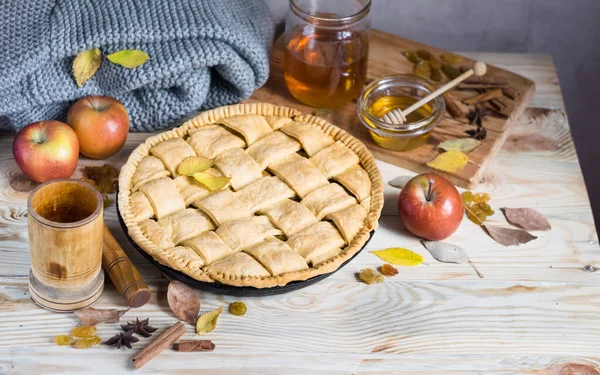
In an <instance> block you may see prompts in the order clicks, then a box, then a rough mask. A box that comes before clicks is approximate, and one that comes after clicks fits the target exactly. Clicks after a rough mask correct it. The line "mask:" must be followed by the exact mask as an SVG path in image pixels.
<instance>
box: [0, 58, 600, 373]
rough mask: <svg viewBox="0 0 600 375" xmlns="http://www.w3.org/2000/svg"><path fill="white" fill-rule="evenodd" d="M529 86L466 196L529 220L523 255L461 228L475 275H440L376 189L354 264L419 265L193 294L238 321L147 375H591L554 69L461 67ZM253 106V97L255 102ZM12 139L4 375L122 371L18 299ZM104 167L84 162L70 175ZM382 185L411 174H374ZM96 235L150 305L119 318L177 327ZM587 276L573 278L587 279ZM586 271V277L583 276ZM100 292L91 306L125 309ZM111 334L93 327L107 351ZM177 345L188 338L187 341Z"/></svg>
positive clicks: (508, 63) (22, 269)
mask: <svg viewBox="0 0 600 375" xmlns="http://www.w3.org/2000/svg"><path fill="white" fill-rule="evenodd" d="M470 55H471V57H474V58H478V59H481V60H484V61H486V62H489V63H492V64H496V65H499V66H502V67H505V68H507V69H510V70H513V71H515V72H517V73H519V74H522V75H524V76H527V77H529V78H531V79H533V80H534V81H535V82H536V84H537V94H536V95H535V98H534V99H533V102H532V107H537V108H535V109H533V108H532V109H529V110H528V111H527V112H526V116H525V117H524V118H523V119H522V120H521V121H520V122H519V123H518V125H517V126H515V128H514V129H513V132H512V134H511V136H510V138H509V140H508V142H507V144H506V145H505V147H504V149H503V150H502V151H501V152H500V153H499V155H498V157H497V158H496V160H495V161H494V163H493V165H492V166H491V168H490V172H489V173H488V174H487V175H486V177H485V181H484V182H483V183H482V184H481V185H480V186H479V188H478V189H477V191H482V192H489V193H490V194H491V195H492V201H491V203H492V206H493V208H494V209H496V215H495V216H494V217H493V218H492V221H494V222H504V218H503V217H502V214H501V213H500V210H499V208H500V207H504V206H509V207H534V208H537V209H538V210H540V211H541V212H542V213H544V214H545V215H546V216H547V217H548V218H549V220H550V222H551V224H552V227H553V229H552V231H550V232H542V233H539V238H538V239H537V240H535V241H533V242H530V243H528V244H526V245H523V246H520V247H508V248H507V247H503V246H501V245H498V244H497V243H495V242H494V241H493V240H492V239H491V238H489V237H488V236H487V235H486V234H485V233H484V232H483V231H482V230H481V229H480V228H478V227H477V226H475V225H474V224H472V223H471V222H470V221H468V220H464V222H463V223H462V225H461V227H460V228H459V230H458V231H457V233H456V234H454V235H453V236H452V237H451V238H450V239H449V240H448V241H449V242H452V243H455V244H458V245H460V246H462V247H463V248H464V249H466V251H467V252H468V254H469V255H470V257H471V259H472V260H473V261H474V262H475V263H476V264H477V266H478V267H479V270H480V271H481V272H482V273H483V274H484V275H485V278H484V279H479V278H478V277H477V276H476V275H475V273H474V272H473V270H472V269H471V267H470V266H469V265H468V264H466V265H459V264H445V263H439V262H437V261H435V260H434V259H432V258H431V256H430V255H429V253H428V252H427V251H426V250H425V249H424V248H423V247H422V246H421V245H420V244H419V241H418V240H417V239H416V238H415V237H413V236H411V235H409V234H408V233H407V232H406V231H405V230H404V229H403V227H402V225H401V224H400V222H399V220H398V217H397V216H396V203H397V195H398V190H397V189H395V188H392V187H390V186H386V191H385V195H386V203H385V207H384V210H383V215H382V217H381V220H380V227H379V229H378V231H377V232H376V234H375V236H374V237H373V239H372V241H371V242H370V243H369V245H368V246H367V248H366V250H375V249H381V248H385V247H390V246H401V247H406V248H409V249H412V250H414V251H416V252H419V253H420V254H422V255H423V256H424V257H425V259H426V262H427V263H428V264H429V266H426V265H421V266H419V267H414V268H402V269H401V270H400V274H399V275H397V276H396V277H394V278H391V279H386V280H385V282H384V283H383V284H379V285H366V284H363V283H361V282H358V281H357V280H356V278H355V274H356V273H357V272H358V271H359V270H360V269H362V268H365V267H372V268H375V267H377V266H379V265H380V264H381V261H380V260H379V259H378V258H377V257H375V256H374V255H372V254H369V252H368V251H363V252H362V253H361V254H360V255H359V256H358V257H357V258H356V259H355V260H354V261H352V262H351V263H350V264H348V265H347V266H346V267H345V268H343V269H342V270H341V271H339V272H338V273H336V274H334V275H333V276H331V277H330V278H328V279H326V280H324V281H322V282H320V283H318V284H316V285H313V286H311V287H308V288H306V289H302V290H300V291H297V292H294V293H290V294H285V295H281V296H275V297H266V298H234V297H229V296H218V295H213V294H208V293H200V295H201V299H202V310H203V311H206V310H208V309H213V308H216V307H218V306H227V305H228V304H229V303H230V302H232V301H234V300H238V299H241V300H243V301H244V302H245V303H246V304H247V305H248V313H247V315H246V316H244V317H235V316H232V315H229V314H227V313H224V314H223V316H222V317H221V319H220V320H219V324H218V326H217V328H216V330H215V331H213V332H211V333H210V334H208V335H207V336H206V338H209V339H212V340H213V341H214V343H215V344H216V349H215V351H214V352H212V353H178V352H175V351H172V350H167V351H165V352H163V353H162V354H161V355H159V356H158V357H157V358H155V359H154V360H152V361H151V362H150V363H149V364H147V365H146V366H145V367H143V368H142V369H141V370H140V371H139V372H144V373H166V372H169V373H181V374H183V373H204V374H229V373H232V374H366V373H377V374H387V373H406V374H439V373H442V372H444V371H445V372H449V373H453V374H466V373H474V374H479V373H485V374H489V373H492V374H512V373H527V374H559V373H560V374H579V373H583V372H582V371H585V370H587V371H589V372H588V373H590V374H592V373H593V374H598V373H599V372H598V366H599V363H600V271H598V272H587V271H586V269H587V270H590V267H587V268H585V267H586V266H588V265H589V266H592V267H600V249H599V247H598V238H597V235H596V229H595V227H594V222H593V218H592V212H591V209H590V203H589V199H588V196H587V193H586V189H585V186H584V183H583V179H582V175H581V171H580V168H579V164H578V161H577V156H576V154H575V149H574V147H573V142H572V139H571V135H570V133H569V126H568V123H567V120H566V116H565V114H564V112H563V101H562V96H561V93H560V89H559V86H558V79H557V75H556V70H555V68H554V65H553V63H552V60H551V58H550V57H548V56H545V55H522V54H519V55H515V54H470ZM257 95H258V96H257V97H259V98H260V95H261V94H260V93H259V94H257ZM147 136H148V135H147V134H132V135H131V136H130V137H129V139H128V141H127V146H126V147H125V148H124V149H123V150H122V151H121V152H120V153H119V154H118V155H116V156H115V157H112V158H111V159H109V160H108V161H107V162H108V163H111V164H113V165H115V166H120V165H121V164H122V163H123V162H124V161H125V159H126V157H127V155H128V154H129V153H130V152H131V150H132V149H133V148H134V147H135V146H136V145H137V144H139V143H140V142H142V141H143V140H144V139H145V138H146V137H147ZM11 142H12V137H10V136H3V137H1V138H0V374H21V373H60V374H71V373H87V372H90V373H92V372H96V373H102V374H116V373H122V372H133V371H134V370H133V367H132V365H131V360H130V359H131V356H132V355H133V353H135V352H136V351H137V350H139V349H140V348H141V347H143V346H144V345H145V343H147V340H142V341H141V342H139V343H137V344H135V345H134V349H135V350H126V349H121V350H116V349H114V348H109V347H106V346H98V347H95V348H93V349H88V350H77V349H73V348H70V347H57V346H55V345H54V344H53V342H52V338H53V337H54V336H55V335H57V334H65V333H67V332H68V331H69V330H70V329H71V328H73V327H74V326H75V325H76V324H77V320H76V318H75V317H74V316H73V315H71V314H66V315H65V314H56V313H51V312H47V311H45V310H42V309H41V308H38V307H36V306H34V305H33V304H32V303H31V302H30V299H29V293H28V292H27V273H28V271H29V251H28V246H27V217H26V194H24V193H18V192H15V191H14V190H13V189H12V188H11V187H10V185H9V182H10V181H11V180H12V179H13V178H14V177H16V176H18V175H19V171H18V169H17V167H16V165H15V162H14V161H13V159H12V155H11V151H10V150H11ZM102 163H104V162H103V161H100V162H98V161H91V160H85V159H84V160H81V162H80V164H81V165H90V164H96V165H99V164H102ZM379 166H380V168H381V172H382V174H383V178H384V181H386V182H387V181H388V180H390V179H392V178H393V177H396V176H398V175H405V174H411V173H410V172H407V171H405V170H402V169H400V168H397V167H394V166H391V165H389V164H386V163H379ZM105 218H106V221H107V223H108V225H109V226H110V228H111V229H112V230H113V233H115V235H116V236H117V238H118V240H119V242H120V243H121V245H122V246H123V247H124V248H125V250H126V251H127V252H128V254H129V255H130V256H131V258H132V259H133V261H134V263H135V264H136V265H137V266H138V268H139V270H140V271H141V273H142V275H143V276H144V277H145V279H146V280H147V281H148V283H149V284H150V286H151V288H152V291H153V292H154V294H153V297H152V300H151V301H150V303H148V304H147V305H146V306H144V307H142V308H140V309H137V310H131V311H129V312H128V313H127V315H126V316H125V317H124V318H125V320H128V319H129V320H131V319H134V318H135V317H139V318H146V317H150V322H151V324H152V325H153V326H155V327H158V328H159V331H158V333H160V331H162V330H163V329H164V328H166V327H167V326H169V325H171V324H173V323H174V322H175V321H176V318H175V317H174V316H173V315H172V314H171V313H170V311H169V308H168V306H167V302H166V286H167V280H166V279H165V278H163V277H162V276H161V275H160V273H159V272H158V271H157V270H156V269H154V268H153V267H152V266H151V265H150V264H149V263H148V262H147V261H145V260H144V259H143V258H142V256H141V255H140V254H138V253H137V252H136V251H135V250H134V249H133V248H132V247H131V246H130V245H129V243H128V242H127V241H126V239H125V238H124V235H123V233H122V231H121V229H120V227H119V224H118V222H117V217H116V213H115V209H114V206H113V207H111V208H110V209H108V210H107V212H106V215H105ZM584 268H585V269H584ZM593 269H594V268H591V270H593ZM123 306H124V301H123V299H122V298H121V297H120V296H119V295H118V294H117V293H116V291H115V290H114V288H113V287H112V286H111V285H110V284H108V285H107V286H106V289H105V292H104V294H103V296H102V298H101V299H100V301H99V302H98V303H97V304H96V307H100V308H109V307H121V308H122V307H123ZM118 329H119V327H118V325H116V324H112V325H101V326H99V334H100V336H101V337H102V338H103V339H107V338H109V337H111V336H112V335H114V334H115V333H116V332H117V331H118ZM184 337H185V338H193V337H194V334H193V331H192V329H191V327H190V328H189V329H188V333H187V334H186V335H185V336H184ZM561 371H562V372H561Z"/></svg>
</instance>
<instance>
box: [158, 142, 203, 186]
mask: <svg viewBox="0 0 600 375" xmlns="http://www.w3.org/2000/svg"><path fill="white" fill-rule="evenodd" d="M150 153H151V154H152V155H154V156H156V157H158V158H159V159H160V160H162V162H163V164H164V165H165V166H166V167H167V169H168V170H169V172H171V175H172V176H173V177H176V176H177V166H178V165H179V163H181V162H182V161H183V159H187V158H189V157H190V156H196V153H195V152H194V149H192V148H191V147H190V145H189V144H187V143H186V142H185V141H184V140H183V139H181V138H173V139H168V140H166V141H162V142H160V143H159V144H157V145H156V146H154V147H152V148H151V149H150Z"/></svg>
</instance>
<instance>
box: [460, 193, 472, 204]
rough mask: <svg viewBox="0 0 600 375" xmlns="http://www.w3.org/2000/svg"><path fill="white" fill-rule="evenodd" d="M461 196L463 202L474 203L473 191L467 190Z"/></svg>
mask: <svg viewBox="0 0 600 375" xmlns="http://www.w3.org/2000/svg"><path fill="white" fill-rule="evenodd" d="M460 196H461V198H462V201H463V204H470V203H473V193H471V192H470V191H465V192H464V193H462V194H461V195H460Z"/></svg>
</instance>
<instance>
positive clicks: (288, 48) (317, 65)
mask: <svg viewBox="0 0 600 375" xmlns="http://www.w3.org/2000/svg"><path fill="white" fill-rule="evenodd" d="M369 8H370V1H366V0H362V1H360V0H340V1H335V2H333V1H330V0H320V1H319V0H317V1H315V0H312V1H302V0H291V1H290V12H289V13H288V17H287V19H286V45H285V52H284V64H283V66H284V77H285V82H286V85H287V87H288V90H289V91H290V93H291V94H292V95H293V96H294V97H295V98H296V99H298V100H299V101H301V102H302V103H305V104H308V105H310V106H313V107H318V108H338V107H341V106H343V105H344V104H346V103H349V102H350V101H351V100H352V99H355V98H357V97H358V96H359V95H360V92H361V90H362V88H363V86H364V83H365V79H366V75H367V60H368V51H369V33H370V24H369V21H368V17H367V15H368V11H369Z"/></svg>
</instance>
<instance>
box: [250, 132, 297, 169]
mask: <svg viewBox="0 0 600 375" xmlns="http://www.w3.org/2000/svg"><path fill="white" fill-rule="evenodd" d="M298 150H300V143H299V142H298V141H297V140H295V139H294V138H291V137H288V136H287V135H285V134H283V133H282V132H278V131H276V132H273V133H271V134H267V135H266V136H264V137H263V138H261V139H259V140H258V141H256V142H255V143H254V144H252V146H250V147H248V149H247V150H246V152H247V153H248V155H250V156H252V158H253V159H254V160H256V162H257V163H258V165H260V168H261V169H265V168H267V166H268V165H269V164H272V163H274V162H276V161H278V160H281V159H283V158H285V157H286V156H288V155H290V154H293V153H295V152H296V151H298Z"/></svg>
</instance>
